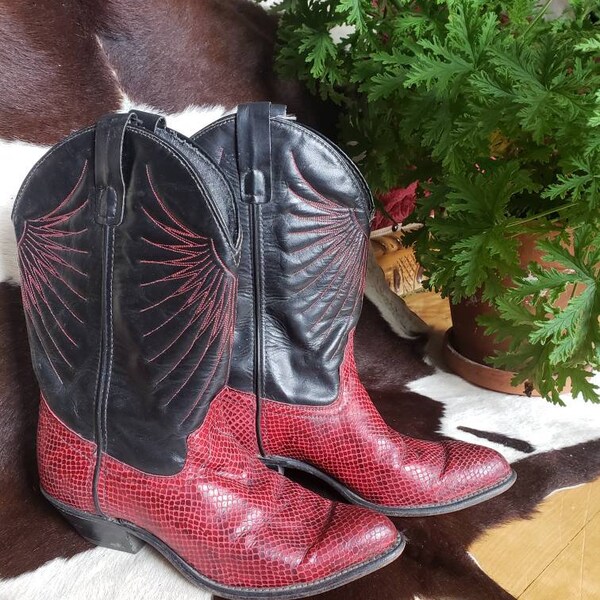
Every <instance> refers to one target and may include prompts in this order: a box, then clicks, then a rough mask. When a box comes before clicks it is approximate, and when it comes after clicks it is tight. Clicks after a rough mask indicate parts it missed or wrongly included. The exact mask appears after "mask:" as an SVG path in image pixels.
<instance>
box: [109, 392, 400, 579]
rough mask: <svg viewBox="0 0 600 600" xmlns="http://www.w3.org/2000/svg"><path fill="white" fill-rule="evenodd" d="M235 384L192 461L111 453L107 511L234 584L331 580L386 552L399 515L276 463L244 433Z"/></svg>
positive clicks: (193, 441)
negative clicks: (323, 492)
mask: <svg viewBox="0 0 600 600" xmlns="http://www.w3.org/2000/svg"><path fill="white" fill-rule="evenodd" d="M232 401H235V394H231V392H230V391H229V390H228V389H227V388H225V389H224V390H223V391H222V392H221V393H220V394H219V395H218V396H217V397H216V398H215V400H214V401H213V402H212V403H211V407H210V409H209V412H208V413H207V416H206V418H205V420H204V422H203V424H202V426H201V427H200V428H199V429H198V430H196V431H195V432H194V433H193V434H192V435H191V436H190V438H189V440H188V454H187V459H186V463H185V466H184V468H183V470H182V471H181V472H180V473H178V474H177V475H174V476H170V477H162V476H153V475H148V474H145V473H142V472H140V471H138V470H136V469H133V468H132V467H129V466H128V465H126V464H124V463H122V462H119V461H117V460H115V459H114V458H112V457H110V456H108V455H106V456H104V457H103V459H102V469H101V476H100V481H99V486H98V496H99V500H100V505H101V509H102V511H103V512H104V513H105V514H106V515H109V516H111V517H117V518H120V519H124V520H126V521H130V522H132V523H135V524H136V525H137V526H138V527H142V528H143V529H146V530H147V531H149V532H151V533H153V534H154V535H156V536H157V537H158V538H160V539H161V540H163V541H164V542H165V543H166V544H168V545H169V546H170V547H171V548H172V549H173V550H175V552H177V554H179V555H180V556H181V557H183V558H184V559H185V560H186V562H188V563H189V564H190V565H191V566H193V567H194V568H195V569H196V570H198V571H199V572H201V573H202V574H203V575H206V576H208V577H210V578H211V579H213V580H215V581H218V582H222V583H226V584H227V585H230V586H244V587H256V586H260V587H261V588H268V587H279V586H288V585H292V584H298V583H302V582H310V581H315V580H318V579H321V578H323V577H326V576H328V575H331V574H332V573H336V572H339V571H342V570H344V569H346V568H348V567H350V566H352V565H355V564H358V563H362V562H364V561H366V560H369V559H371V558H374V557H375V556H377V555H380V554H382V553H384V552H385V551H386V550H389V549H390V548H392V547H393V546H394V544H395V543H396V539H397V533H396V529H395V527H394V526H393V525H392V523H391V522H390V521H388V520H387V519H385V518H382V517H381V516H378V515H375V514H374V513H371V512H369V511H367V510H365V509H360V508H357V507H351V506H349V505H344V504H337V503H332V502H330V501H328V500H325V499H324V498H321V497H320V496H317V495H316V494H314V493H312V492H309V491H308V490H305V489H304V488H302V487H300V486H298V485H297V484H295V483H293V482H291V481H290V480H288V479H287V478H285V477H281V476H280V475H278V474H277V473H275V472H273V471H271V470H270V469H268V468H266V467H265V466H264V465H263V464H262V463H261V462H260V461H259V460H258V459H257V458H256V456H255V455H253V454H252V453H250V452H248V451H247V450H246V449H245V448H243V446H242V445H241V444H240V443H239V442H238V441H237V440H236V439H235V437H234V436H233V435H232V433H231V431H230V430H229V425H228V419H229V410H230V406H231V403H232Z"/></svg>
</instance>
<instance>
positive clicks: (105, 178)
mask: <svg viewBox="0 0 600 600" xmlns="http://www.w3.org/2000/svg"><path fill="white" fill-rule="evenodd" d="M129 123H132V124H134V125H137V126H139V127H144V128H145V129H148V130H149V131H152V132H155V131H156V130H157V129H158V128H159V127H164V126H165V119H164V117H161V116H160V115H154V114H150V113H146V112H142V111H135V112H133V111H130V112H129V113H111V114H108V115H106V116H104V117H102V118H101V119H100V120H99V121H98V123H97V124H96V134H95V136H96V138H95V149H94V173H95V186H96V222H97V223H100V224H101V225H119V224H120V223H121V221H122V220H123V211H124V205H125V202H124V197H125V181H124V179H123V140H124V138H125V130H126V129H127V125H129Z"/></svg>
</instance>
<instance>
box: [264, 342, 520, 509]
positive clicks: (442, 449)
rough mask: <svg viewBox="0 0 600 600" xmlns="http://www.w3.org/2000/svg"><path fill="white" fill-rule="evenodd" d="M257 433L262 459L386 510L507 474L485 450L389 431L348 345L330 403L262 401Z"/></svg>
mask: <svg viewBox="0 0 600 600" xmlns="http://www.w3.org/2000/svg"><path fill="white" fill-rule="evenodd" d="M261 433H262V440H263V447H264V450H265V452H266V454H268V455H269V454H270V455H275V456H285V457H289V458H295V459H297V460H301V461H303V462H307V463H309V464H311V465H314V466H317V467H318V468H319V469H321V470H323V471H325V472H326V473H327V474H329V475H331V476H332V477H334V478H335V479H337V480H338V481H340V482H342V483H343V484H344V485H345V486H346V487H348V488H350V489H351V490H352V491H354V492H356V493H358V495H359V496H361V497H363V498H365V499H367V500H368V501H370V502H374V503H376V504H379V505H383V506H388V507H402V508H424V507H428V506H441V505H443V504H449V503H452V502H457V501H460V500H465V499H467V498H469V497H470V496H473V495H475V494H478V493H480V492H482V491H484V490H486V489H487V488H491V487H495V486H496V485H498V484H499V483H500V482H502V481H504V480H505V479H506V478H507V477H509V476H510V474H511V468H510V465H509V464H508V463H507V462H506V460H505V459H504V458H503V457H502V456H500V455H499V454H498V453H497V452H496V451H494V450H491V449H489V448H485V447H483V446H478V445H475V444H468V443H465V442H459V441H456V440H448V441H442V442H432V441H426V440H419V439H415V438H411V437H408V436H405V435H401V434H400V433H398V432H397V431H394V430H393V429H392V428H391V427H389V426H388V425H387V424H386V423H385V422H384V420H383V419H382V418H381V415H380V414H379V413H378V412H377V410H376V408H375V406H374V405H373V402H372V401H371V399H370V397H369V395H368V393H367V391H366V390H365V388H364V387H363V385H362V383H361V382H360V379H359V377H358V373H357V371H356V365H355V363H354V353H353V343H352V341H351V342H350V343H349V344H348V346H347V348H346V355H345V358H344V362H343V364H342V368H341V387H340V394H339V396H338V398H337V399H336V401H335V402H333V403H332V404H330V405H328V406H318V407H317V406H302V407H301V406H290V405H286V404H282V403H278V402H273V401H270V400H264V401H263V402H262V410H261Z"/></svg>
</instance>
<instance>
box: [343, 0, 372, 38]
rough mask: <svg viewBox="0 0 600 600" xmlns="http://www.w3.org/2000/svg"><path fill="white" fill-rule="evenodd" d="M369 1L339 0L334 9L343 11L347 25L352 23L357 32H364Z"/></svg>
mask: <svg viewBox="0 0 600 600" xmlns="http://www.w3.org/2000/svg"><path fill="white" fill-rule="evenodd" d="M369 5H370V2H368V1H365V0H339V1H338V6H337V7H336V9H335V11H336V12H338V13H343V14H344V15H346V17H347V19H348V25H354V26H355V27H356V30H357V31H358V32H361V33H362V32H364V31H365V29H366V27H367V25H366V21H367V10H368V6H369Z"/></svg>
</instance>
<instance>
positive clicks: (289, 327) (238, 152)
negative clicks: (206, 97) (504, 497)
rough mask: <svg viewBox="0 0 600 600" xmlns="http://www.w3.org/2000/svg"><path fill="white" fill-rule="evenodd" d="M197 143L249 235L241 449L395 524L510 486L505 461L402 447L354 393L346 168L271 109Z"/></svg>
mask: <svg viewBox="0 0 600 600" xmlns="http://www.w3.org/2000/svg"><path fill="white" fill-rule="evenodd" d="M192 139H193V140H194V142H195V143H196V144H197V145H198V146H199V147H200V148H202V149H203V150H204V151H206V152H207V153H208V154H209V155H210V156H212V157H213V158H214V159H215V160H216V161H218V162H219V165H220V167H221V168H222V169H223V171H224V172H225V173H226V174H227V176H228V178H229V181H230V183H231V185H232V187H233V189H234V190H235V192H236V199H237V204H238V208H239V214H240V219H241V223H242V229H243V231H244V233H245V237H244V241H243V246H242V256H241V263H240V270H239V291H238V317H237V321H236V326H235V342H234V349H233V359H232V367H231V373H230V377H229V385H230V387H231V388H232V389H234V390H236V391H237V397H236V398H235V400H232V409H231V410H232V411H233V406H235V415H236V418H237V419H238V425H237V426H236V431H237V432H238V435H239V437H240V440H242V441H243V443H244V444H245V445H246V446H247V447H249V448H251V449H253V450H254V451H256V452H258V453H260V455H262V457H263V459H264V461H265V462H266V463H267V464H269V465H274V466H278V467H293V468H296V469H300V470H303V471H307V472H309V473H311V474H313V475H316V476H318V477H320V478H321V479H322V480H324V481H325V482H327V483H328V484H330V485H332V486H333V487H334V488H336V489H337V490H338V491H339V492H340V493H341V494H342V495H343V496H345V497H346V498H347V499H348V500H350V501H351V502H354V503H356V504H359V505H362V506H366V507H369V508H371V509H374V510H377V511H380V512H382V513H385V514H388V515H395V516H411V515H415V516H417V515H419V516H421V515H433V514H440V513H446V512H451V511H455V510H459V509H462V508H465V507H467V506H472V505H474V504H477V503H479V502H482V501H484V500H487V499H488V498H492V497H493V496H496V495H497V494H500V493H501V492H503V491H504V490H506V489H507V488H508V487H510V486H511V485H512V483H513V482H514V480H515V474H514V473H513V471H512V470H511V468H510V466H509V465H508V463H507V462H506V461H505V460H504V458H502V457H501V456H500V455H499V454H498V453H496V452H494V451H493V450H490V449H488V448H485V447H482V446H477V445H473V444H467V443H463V442H458V441H442V442H431V441H423V440H417V439H412V438H409V437H407V436H404V435H401V434H399V433H398V432H396V431H394V430H393V429H391V428H390V427H388V426H387V425H386V423H385V422H384V421H383V419H382V417H381V416H380V415H379V413H378V412H377V410H376V409H375V407H374V405H373V403H372V401H371V399H370V398H369V395H368V394H367V392H366V390H365V388H364V387H363V386H362V384H361V382H360V379H359V377H358V374H357V370H356V366H355V363H354V355H353V347H352V344H353V336H354V329H355V327H356V324H357V321H358V318H359V315H360V311H361V305H362V295H363V287H364V281H365V266H366V261H367V251H368V250H367V249H368V244H369V222H370V219H371V217H372V212H373V201H372V197H371V194H370V192H369V190H368V188H367V185H366V183H365V181H364V179H363V178H362V177H361V175H360V173H359V172H358V170H357V169H356V167H355V166H354V164H353V163H352V161H351V160H350V159H349V158H348V157H347V156H345V155H344V154H343V153H342V151H341V150H340V149H339V148H337V147H336V146H334V145H333V144H332V143H331V142H329V141H328V140H326V139H324V138H323V137H322V136H321V135H319V134H318V133H317V132H315V131H313V130H311V129H309V128H307V127H304V126H302V125H300V124H298V123H296V122H295V121H294V120H293V119H292V118H290V117H288V116H286V114H285V107H283V106H278V105H270V104H268V103H257V104H251V105H244V106H240V107H239V108H238V111H237V116H236V115H231V116H227V117H224V118H223V119H220V120H219V121H217V122H215V123H213V124H212V125H210V126H208V127H207V128H206V129H204V130H202V131H200V132H199V133H198V134H196V135H195V136H194V137H193V138H192ZM255 424H256V426H255ZM255 431H256V434H255Z"/></svg>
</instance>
